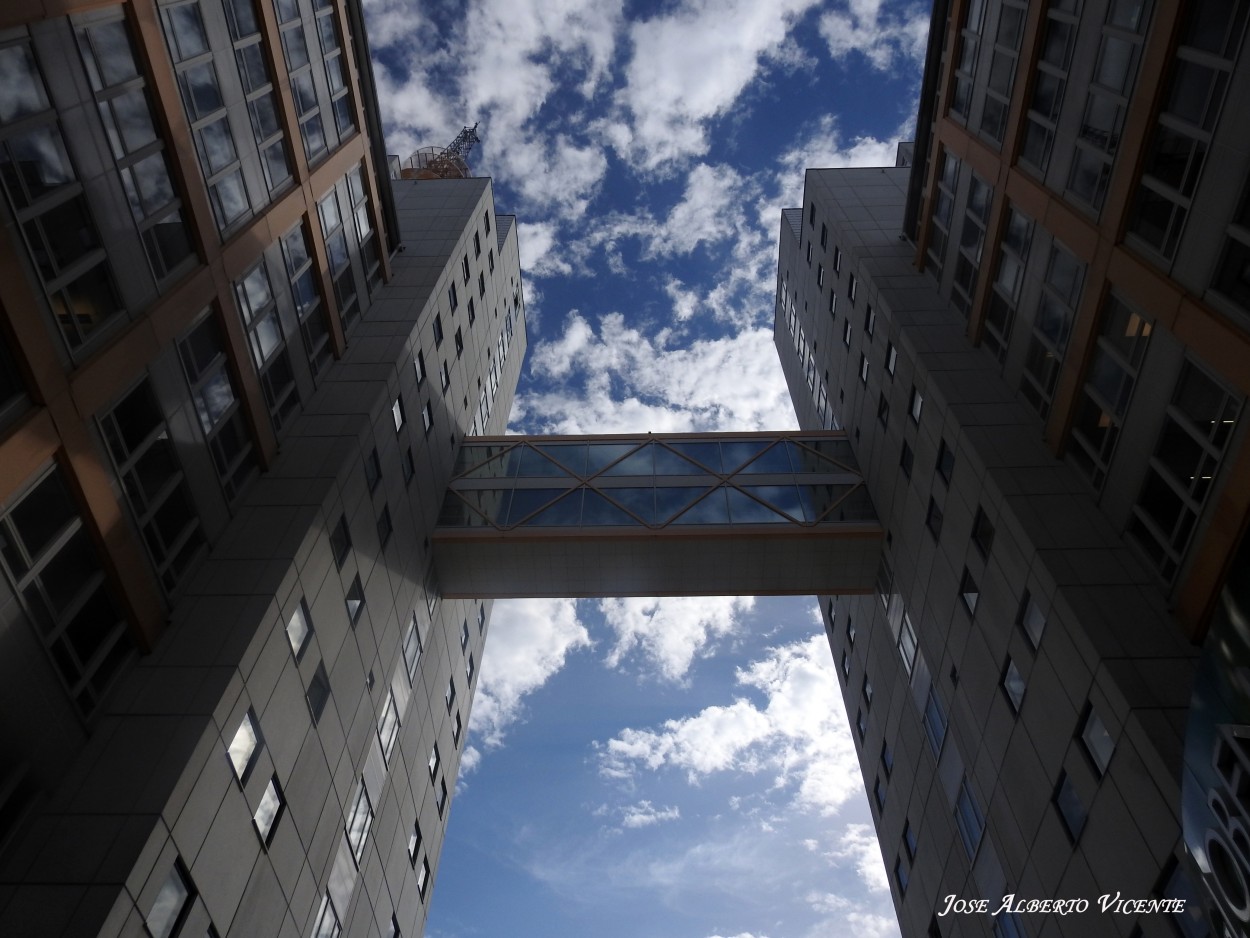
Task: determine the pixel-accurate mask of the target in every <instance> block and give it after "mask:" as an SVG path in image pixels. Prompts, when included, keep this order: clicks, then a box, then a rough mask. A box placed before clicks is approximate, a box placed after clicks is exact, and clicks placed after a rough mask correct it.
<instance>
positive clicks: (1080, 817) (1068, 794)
mask: <svg viewBox="0 0 1250 938" xmlns="http://www.w3.org/2000/svg"><path fill="white" fill-rule="evenodd" d="M1054 804H1055V809H1056V810H1057V811H1058V812H1059V817H1060V818H1062V819H1063V826H1064V828H1065V829H1066V830H1067V832H1068V836H1069V837H1071V838H1072V840H1073V842H1075V841H1077V840H1078V839H1080V836H1081V831H1083V830H1085V821H1086V819H1087V818H1088V817H1089V809H1088V808H1087V807H1086V806H1085V802H1084V801H1083V800H1082V799H1081V796H1080V794H1079V793H1078V792H1077V790H1076V785H1075V784H1073V782H1072V776H1070V775H1069V774H1068V773H1067V772H1064V773H1063V774H1062V775H1060V776H1059V784H1058V785H1056V786H1055V795H1054Z"/></svg>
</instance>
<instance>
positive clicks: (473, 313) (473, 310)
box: [469, 297, 477, 326]
mask: <svg viewBox="0 0 1250 938" xmlns="http://www.w3.org/2000/svg"><path fill="white" fill-rule="evenodd" d="M476 320H477V308H476V307H475V306H474V305H473V297H469V325H470V326H471V325H473V323H474V322H475V321H476Z"/></svg>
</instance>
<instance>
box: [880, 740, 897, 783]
mask: <svg viewBox="0 0 1250 938" xmlns="http://www.w3.org/2000/svg"><path fill="white" fill-rule="evenodd" d="M881 769H882V771H884V772H885V777H886V778H889V777H890V776H891V775H892V774H893V772H894V751H893V750H892V749H891V748H890V744H889V743H888V742H885V741H884V740H882V742H881Z"/></svg>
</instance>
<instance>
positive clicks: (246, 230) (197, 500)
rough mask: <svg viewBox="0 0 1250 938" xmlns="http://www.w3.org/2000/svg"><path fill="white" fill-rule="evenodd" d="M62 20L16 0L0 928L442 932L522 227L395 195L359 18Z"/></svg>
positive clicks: (3, 532) (137, 8)
mask: <svg viewBox="0 0 1250 938" xmlns="http://www.w3.org/2000/svg"><path fill="white" fill-rule="evenodd" d="M55 10H56V11H57V12H56V15H50V11H49V8H48V6H47V5H46V4H44V3H42V2H37V0H30V2H27V0H18V2H12V3H6V4H5V5H4V9H3V10H2V11H0V76H3V79H2V81H0V84H2V85H3V92H0V187H2V188H3V198H0V219H3V227H4V229H5V230H4V233H3V238H2V239H0V309H2V315H0V374H2V378H0V386H2V388H3V407H2V412H0V466H2V467H3V469H0V506H2V507H0V555H2V557H0V566H2V567H3V576H2V577H0V609H3V618H2V620H0V739H2V740H3V753H4V756H3V759H0V934H3V935H13V936H18V935H21V936H38V935H100V936H110V938H112V936H123V935H126V936H129V935H151V936H156V938H167V936H170V935H173V934H180V935H198V936H203V935H206V934H207V935H215V936H221V938H225V936H227V935H248V936H259V935H265V936H277V935H290V936H317V938H329V936H333V935H337V934H339V933H340V931H342V932H343V933H345V934H353V935H362V936H363V935H371V936H376V935H388V934H389V935H395V934H399V933H400V932H401V931H402V933H403V934H408V935H414V934H419V933H420V930H421V928H422V925H423V921H424V917H425V905H426V900H427V897H428V892H429V889H430V884H431V880H432V874H433V870H434V868H435V867H436V865H437V857H438V854H439V850H440V847H441V842H442V836H443V829H444V825H445V818H446V815H447V808H448V799H449V797H450V792H451V790H452V789H453V787H454V782H455V773H456V770H457V766H458V762H459V748H460V745H461V743H462V737H463V733H464V730H465V727H466V725H467V720H468V709H467V708H468V703H469V701H470V699H471V694H472V690H473V688H474V686H475V682H476V674H477V666H476V665H477V662H478V661H480V658H481V646H482V642H483V640H484V633H485V630H486V625H487V619H488V615H489V603H488V602H486V603H478V602H471V601H458V600H452V599H444V598H442V597H441V596H440V594H439V592H438V590H437V584H436V583H435V581H434V574H433V572H432V562H431V549H430V543H429V534H430V532H431V530H432V528H433V524H434V521H435V519H436V518H437V515H438V511H439V508H440V504H441V499H442V491H443V489H444V488H445V486H446V481H447V479H448V477H449V476H450V473H451V468H452V464H453V461H454V458H455V452H456V450H457V447H458V446H459V443H460V441H461V440H462V439H463V437H464V436H465V435H466V434H469V433H482V432H487V433H491V432H493V433H499V432H502V430H503V428H504V425H505V421H506V418H507V413H508V410H509V408H510V404H511V399H512V394H513V390H514V388H515V385H516V380H517V376H518V373H519V369H520V362H521V359H522V357H523V355H524V349H525V321H524V304H523V300H522V295H521V275H520V268H519V260H518V252H517V239H516V226H515V224H514V220H513V219H512V218H511V217H510V216H507V215H499V214H496V210H495V206H494V203H493V197H492V191H491V185H490V181H489V180H487V179H474V178H459V179H428V180H423V181H420V182H416V181H407V180H400V179H396V180H394V181H393V182H392V180H391V179H390V172H389V171H388V163H389V161H388V160H387V158H386V156H385V151H384V150H383V149H382V142H381V134H380V121H379V119H378V115H377V102H376V98H375V95H374V93H373V90H372V75H371V73H370V70H369V69H370V59H369V53H368V48H367V44H366V42H365V38H364V30H363V21H362V18H361V10H360V6H359V3H357V2H356V0H177V2H164V0H160V2H158V0H126V2H118V3H112V4H107V3H106V4H100V3H98V2H94V0H92V2H81V3H79V2H69V3H65V4H57V5H55ZM460 165H463V161H461V163H460ZM397 175H398V173H397ZM461 175H464V174H463V173H462V174H461Z"/></svg>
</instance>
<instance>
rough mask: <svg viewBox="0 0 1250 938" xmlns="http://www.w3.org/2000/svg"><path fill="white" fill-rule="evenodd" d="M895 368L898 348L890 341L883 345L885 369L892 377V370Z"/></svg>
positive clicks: (896, 367)
mask: <svg viewBox="0 0 1250 938" xmlns="http://www.w3.org/2000/svg"><path fill="white" fill-rule="evenodd" d="M897 369H898V348H897V347H896V346H895V345H894V343H893V342H890V343H888V344H887V345H886V347H885V370H886V372H887V373H888V374H889V376H890V377H891V378H893V377H894V372H895V371H896V370H897Z"/></svg>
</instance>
